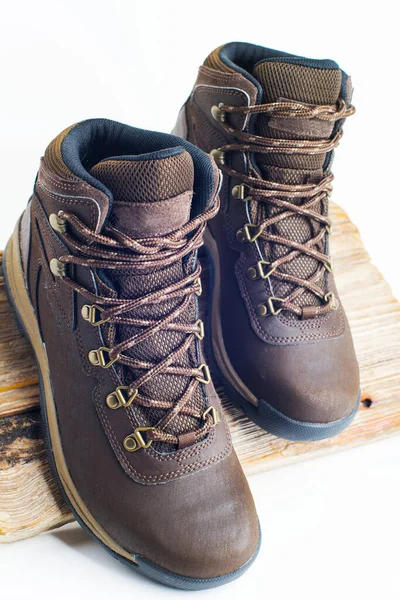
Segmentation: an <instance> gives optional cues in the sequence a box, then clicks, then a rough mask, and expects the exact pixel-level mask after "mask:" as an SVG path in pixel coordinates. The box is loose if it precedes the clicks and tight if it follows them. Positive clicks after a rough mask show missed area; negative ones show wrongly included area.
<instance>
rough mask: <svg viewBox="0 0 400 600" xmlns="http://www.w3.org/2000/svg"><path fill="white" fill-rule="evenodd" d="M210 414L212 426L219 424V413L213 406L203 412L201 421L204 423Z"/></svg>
mask: <svg viewBox="0 0 400 600" xmlns="http://www.w3.org/2000/svg"><path fill="white" fill-rule="evenodd" d="M208 414H211V416H212V420H213V421H214V426H215V425H218V424H219V423H220V422H221V417H220V414H219V412H218V411H217V409H216V408H215V406H209V407H208V408H207V409H206V410H205V411H204V412H203V420H204V421H205V420H206V418H207V415H208Z"/></svg>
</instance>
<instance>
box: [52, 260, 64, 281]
mask: <svg viewBox="0 0 400 600" xmlns="http://www.w3.org/2000/svg"><path fill="white" fill-rule="evenodd" d="M49 266H50V271H51V272H52V273H53V275H54V276H55V277H65V274H66V265H65V264H64V263H62V262H61V261H60V260H58V258H52V259H51V261H50V265H49Z"/></svg>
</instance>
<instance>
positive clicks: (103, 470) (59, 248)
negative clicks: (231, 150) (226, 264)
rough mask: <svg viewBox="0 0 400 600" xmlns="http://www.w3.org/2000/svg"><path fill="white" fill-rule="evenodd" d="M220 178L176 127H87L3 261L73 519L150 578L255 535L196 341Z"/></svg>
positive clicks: (193, 568) (43, 169)
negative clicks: (203, 253)
mask: <svg viewBox="0 0 400 600" xmlns="http://www.w3.org/2000/svg"><path fill="white" fill-rule="evenodd" d="M219 179H220V177H219V172H218V169H217V168H216V166H215V163H214V161H212V160H211V159H210V158H209V157H208V156H207V155H206V154H204V153H203V152H202V151H201V150H199V149H198V148H196V147H194V146H192V145H191V144H189V143H188V142H185V141H183V140H181V139H179V138H176V137H175V136H171V135H165V134H159V133H155V132H149V131H143V130H140V129H134V128H132V127H128V126H126V125H121V124H119V123H114V122H112V121H107V120H101V119H100V120H92V121H85V122H82V123H79V124H77V125H75V126H73V127H70V128H69V129H66V130H65V131H64V132H63V133H62V134H61V135H59V136H58V137H57V138H56V139H55V140H54V141H53V142H52V143H51V144H50V146H49V147H48V148H47V150H46V153H45V156H44V159H43V160H42V163H41V166H40V170H39V174H38V177H37V181H36V183H35V189H34V193H33V196H32V198H31V200H30V202H29V204H28V207H27V209H26V210H25V212H24V213H23V215H22V218H21V219H20V221H19V223H18V224H17V226H16V229H15V232H14V234H13V236H12V237H11V239H10V241H9V243H8V245H7V249H6V253H5V261H4V263H5V271H6V273H5V275H6V280H7V285H8V289H9V293H10V297H11V300H12V302H13V304H14V306H15V309H16V313H17V315H18V317H19V319H20V321H21V323H22V325H23V327H24V329H25V331H26V333H27V335H28V337H29V339H30V341H31V343H32V345H33V348H34V350H35V353H36V357H37V361H38V366H39V372H40V378H41V384H42V385H41V390H42V393H41V406H42V415H43V423H44V429H45V432H46V437H47V443H48V450H49V459H50V462H51V464H52V467H53V470H54V473H55V475H56V477H57V480H58V482H59V485H60V487H61V489H62V490H63V491H64V493H65V496H66V498H67V500H68V501H69V503H70V505H71V508H72V510H73V512H74V514H75V516H76V518H77V520H78V521H79V522H80V523H81V524H82V525H83V526H84V527H85V528H87V529H88V530H89V532H90V533H92V534H93V536H94V537H95V538H96V539H97V540H98V541H100V542H101V543H102V544H103V545H104V546H105V548H106V549H107V550H109V551H110V552H111V553H112V554H113V555H114V556H115V557H116V558H118V559H119V560H121V561H123V562H125V563H126V564H128V565H131V566H135V567H136V568H137V570H138V572H139V573H143V574H145V575H147V576H148V577H151V578H153V579H156V580H158V581H161V582H163V583H166V584H168V585H171V586H175V587H179V588H185V589H201V588H208V587H213V586H216V585H220V584H222V583H225V582H227V581H230V580H231V579H234V578H236V577H238V576H239V575H240V574H241V573H242V572H243V571H245V570H246V568H247V567H248V566H249V565H250V564H251V562H252V561H253V559H254V558H255V556H256V554H257V551H258V545H259V527H258V520H257V516H256V512H255V508H254V503H253V500H252V497H251V494H250V491H249V488H248V485H247V482H246V479H245V477H244V474H243V472H242V469H241V467H240V465H239V462H238V459H237V457H236V454H235V452H234V450H233V449H232V444H231V439H230V435H229V431H228V427H227V423H226V421H225V419H224V417H223V415H222V413H221V407H220V403H219V401H218V398H217V396H216V394H215V391H214V389H213V386H212V383H211V381H210V374H209V370H208V367H207V366H206V364H205V362H204V358H203V354H202V348H201V343H200V342H201V340H202V338H203V336H204V328H203V324H202V322H201V321H200V320H199V316H198V305H197V302H198V296H199V295H200V294H201V280H200V267H199V264H198V261H197V249H198V248H199V247H200V246H201V245H202V239H203V233H204V229H205V226H206V222H207V220H208V219H209V218H211V217H212V216H214V215H215V214H216V212H217V210H218V198H217V195H218V191H219V185H220V181H219Z"/></svg>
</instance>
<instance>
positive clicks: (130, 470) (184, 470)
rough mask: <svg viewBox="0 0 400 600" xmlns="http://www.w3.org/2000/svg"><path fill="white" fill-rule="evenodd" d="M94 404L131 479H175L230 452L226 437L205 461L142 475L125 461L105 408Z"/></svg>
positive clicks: (212, 462) (153, 481)
mask: <svg viewBox="0 0 400 600" xmlns="http://www.w3.org/2000/svg"><path fill="white" fill-rule="evenodd" d="M95 393H96V395H98V390H96V392H95ZM96 406H97V407H98V410H99V412H100V413H101V416H102V418H101V420H102V422H103V425H104V428H105V430H106V433H107V435H108V437H109V440H110V443H111V446H112V447H113V449H114V452H115V454H116V456H117V458H118V460H119V462H120V464H121V466H122V467H123V468H124V470H125V472H126V473H127V474H129V475H130V476H131V477H132V479H134V480H135V481H137V479H139V480H141V481H146V482H149V483H157V482H159V481H166V480H168V479H175V478H177V477H179V476H180V475H183V474H187V473H191V472H193V471H197V470H199V469H200V468H204V467H207V466H210V465H212V464H214V463H216V462H219V461H220V460H222V459H223V458H224V457H226V456H227V455H228V454H229V453H230V450H231V447H232V444H231V443H229V442H230V440H229V438H228V443H227V444H226V445H225V448H224V450H223V451H221V452H220V453H219V454H217V455H215V456H212V457H210V458H209V459H208V460H206V461H203V462H197V463H192V464H191V465H187V466H186V467H182V468H181V469H177V470H175V471H170V472H168V473H163V474H162V475H142V474H141V473H139V472H138V471H137V470H136V469H135V468H134V467H132V465H131V464H130V463H129V462H128V461H127V459H126V457H125V456H124V454H123V453H122V451H121V448H120V444H119V443H118V441H117V439H116V437H115V434H114V431H113V430H112V428H111V426H110V423H109V421H108V418H107V416H106V414H105V410H104V408H103V406H102V405H101V404H99V403H98V402H96ZM225 425H226V424H225ZM226 427H227V425H226ZM143 451H144V452H146V450H143ZM135 475H136V477H135Z"/></svg>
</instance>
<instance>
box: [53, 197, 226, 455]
mask: <svg viewBox="0 0 400 600" xmlns="http://www.w3.org/2000/svg"><path fill="white" fill-rule="evenodd" d="M218 208H219V199H218V198H217V199H216V201H215V203H214V205H213V206H212V207H211V208H209V209H207V210H206V211H205V212H204V213H202V214H201V215H199V216H197V217H195V218H193V219H192V220H191V221H189V222H188V223H187V224H186V225H184V226H183V227H181V228H180V229H179V230H177V231H175V232H173V233H170V234H168V235H166V236H162V237H152V238H145V239H137V240H135V239H132V238H131V237H129V236H127V235H126V234H124V233H122V232H120V231H118V230H117V229H115V228H114V227H112V226H111V225H109V224H106V225H105V227H104V234H100V233H96V232H94V231H93V230H91V229H90V228H88V227H86V225H85V224H84V223H82V221H80V220H79V219H78V217H76V216H75V215H73V214H71V213H68V212H65V211H60V212H59V213H58V216H59V218H60V219H63V220H64V221H66V222H67V223H68V224H69V227H68V229H67V230H66V231H65V232H63V233H60V235H61V236H62V237H63V238H64V241H65V242H66V243H67V244H68V246H69V247H70V248H73V249H74V250H75V251H76V252H77V254H76V255H74V254H66V255H64V256H61V257H60V258H59V261H60V262H61V263H63V264H65V265H68V264H72V265H73V264H75V265H81V266H84V267H89V268H94V269H103V268H104V269H122V268H123V269H124V270H128V271H130V272H131V273H139V272H143V271H148V270H150V269H151V270H152V269H162V268H164V267H167V266H168V265H171V264H173V263H176V262H177V261H179V260H182V258H183V257H184V256H186V255H187V254H189V253H190V252H193V251H194V250H196V249H198V248H199V247H200V246H201V245H202V244H203V234H204V230H205V227H206V224H207V221H208V219H211V218H212V217H214V216H215V215H216V214H217V212H218ZM71 229H72V230H73V229H74V230H76V232H77V233H78V234H79V238H78V237H77V236H75V235H73V233H72V232H71ZM189 234H192V235H190V236H189ZM81 240H84V241H81ZM200 272H201V268H200V265H197V267H196V269H195V270H194V271H193V272H192V273H190V274H189V275H187V276H185V277H183V278H182V279H181V280H180V281H178V282H176V283H173V284H171V285H168V286H166V287H165V288H163V289H162V290H157V291H155V292H150V293H148V294H145V295H143V296H140V297H138V298H135V299H131V300H130V299H123V298H110V297H105V296H99V295H97V294H94V293H92V292H91V291H90V290H88V289H86V288H85V287H83V286H81V285H79V284H78V283H76V282H75V281H73V280H72V279H71V278H70V277H68V276H67V275H64V276H63V277H62V281H63V282H64V283H65V284H66V285H67V286H68V287H70V288H71V289H72V290H74V291H75V292H77V293H79V294H81V295H82V296H84V297H85V298H86V299H87V300H88V301H89V302H91V303H93V305H95V306H98V307H101V308H102V309H103V310H102V311H101V313H100V314H101V320H102V322H105V321H106V322H108V323H110V324H112V323H113V324H116V325H131V326H134V327H136V328H139V329H140V330H141V331H140V333H137V334H135V335H133V336H131V337H129V338H127V339H125V340H123V341H121V342H120V343H118V344H116V345H115V346H113V347H112V348H110V349H109V351H108V356H109V358H110V361H113V360H115V359H117V360H118V362H119V363H120V364H122V365H125V366H126V367H129V368H131V369H137V370H139V371H144V373H143V375H141V376H140V377H139V378H138V379H136V380H135V381H134V382H133V383H132V384H131V385H130V386H129V387H128V389H127V390H126V393H127V397H128V398H129V397H131V396H132V395H133V394H136V396H135V399H134V403H135V404H139V405H141V406H145V407H151V408H157V409H163V410H165V411H167V412H166V414H165V415H164V417H163V418H162V419H161V420H160V421H159V422H158V423H157V424H156V426H155V428H154V429H152V430H151V431H147V432H146V437H147V439H148V440H151V441H160V442H166V443H169V444H176V445H178V446H179V447H183V446H185V445H188V444H190V443H194V442H196V441H199V440H200V439H202V438H204V436H205V435H206V434H207V433H208V432H209V431H210V430H211V429H212V428H213V427H214V425H215V423H214V419H213V417H212V414H211V413H210V412H209V413H207V414H206V415H205V413H201V412H200V411H197V410H195V409H193V408H191V407H189V406H188V404H189V401H190V399H191V397H192V395H193V393H194V391H195V389H196V387H197V386H198V385H201V384H202V383H204V375H205V373H204V365H200V366H199V367H197V368H188V367H179V366H176V365H175V364H174V363H176V361H177V360H178V359H179V357H181V356H182V355H184V354H185V353H186V352H187V351H188V349H189V348H190V346H191V344H193V343H194V341H195V340H196V338H197V337H198V335H199V327H198V324H197V323H194V324H183V323H176V322H175V320H176V319H177V318H178V317H179V315H181V314H182V313H183V312H184V311H185V310H186V309H187V308H188V306H189V303H190V301H191V298H192V296H193V294H195V293H197V294H200V293H201V282H200ZM171 299H181V302H179V304H178V306H177V307H176V308H174V309H173V310H172V311H171V312H170V313H169V314H168V315H167V316H165V317H163V318H160V319H158V320H153V319H136V318H133V317H131V316H126V313H131V312H132V311H134V310H135V309H136V308H138V307H139V306H143V305H145V304H159V303H162V302H165V301H167V300H171ZM160 330H163V331H166V332H167V331H180V332H183V333H186V334H187V337H186V339H185V340H184V342H183V343H182V344H181V345H180V346H179V347H178V348H176V350H174V351H173V352H171V353H170V354H169V355H168V356H167V357H166V358H165V359H164V360H162V361H161V362H158V363H153V362H146V361H142V360H136V359H135V358H132V357H129V356H126V355H124V354H123V352H124V351H126V350H128V349H130V348H133V347H134V346H135V345H137V344H139V343H141V342H143V341H145V340H146V339H148V338H149V337H150V336H152V335H154V334H155V333H156V332H158V331H160ZM160 373H167V374H173V375H180V376H182V377H187V378H190V381H189V383H188V385H187V388H186V390H185V392H184V393H183V395H182V396H181V398H180V399H179V400H178V401H177V402H172V401H166V400H159V399H153V398H149V397H146V396H144V395H141V394H140V393H139V390H140V388H141V387H142V386H143V385H144V384H145V383H146V382H148V381H149V380H150V379H151V378H153V377H154V376H155V375H158V374H160ZM202 380H203V381H202ZM180 413H181V414H185V415H187V416H191V417H195V418H197V419H200V420H202V421H204V424H202V426H201V427H199V428H198V429H196V430H195V431H193V432H189V433H186V434H183V435H181V436H177V435H172V434H170V433H168V432H166V431H165V428H166V427H167V426H168V425H170V423H171V422H172V421H173V420H174V419H175V418H176V417H177V416H178V414H180Z"/></svg>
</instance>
